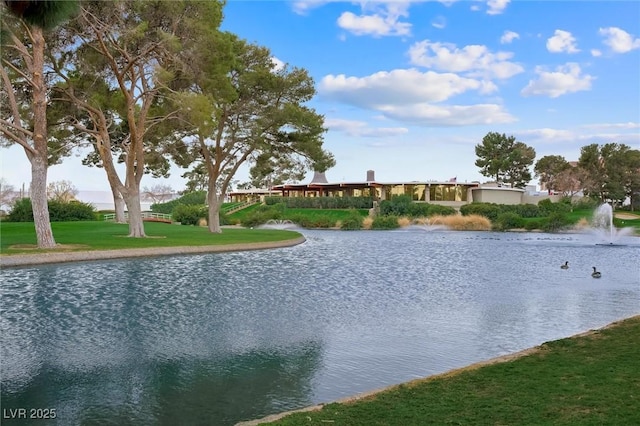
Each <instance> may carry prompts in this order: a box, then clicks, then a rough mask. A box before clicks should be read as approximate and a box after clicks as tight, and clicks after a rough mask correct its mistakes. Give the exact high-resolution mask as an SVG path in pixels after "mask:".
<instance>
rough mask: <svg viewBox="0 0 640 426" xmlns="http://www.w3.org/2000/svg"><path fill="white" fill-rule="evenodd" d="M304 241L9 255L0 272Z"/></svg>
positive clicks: (2, 258)
mask: <svg viewBox="0 0 640 426" xmlns="http://www.w3.org/2000/svg"><path fill="white" fill-rule="evenodd" d="M305 241H306V238H304V236H300V237H297V238H293V239H291V240H283V241H271V242H260V243H238V244H220V245H208V246H176V247H148V248H135V249H121V250H89V251H73V252H52V253H37V254H13V255H2V256H0V267H1V268H13V267H22V266H36V265H48V264H53V263H69V262H86V261H95V260H111V259H126V258H138V257H158V256H179V255H188V254H205V253H225V252H230V251H250V250H266V249H273V248H283V247H292V246H296V245H298V244H302V243H304V242H305Z"/></svg>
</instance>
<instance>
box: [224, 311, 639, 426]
mask: <svg viewBox="0 0 640 426" xmlns="http://www.w3.org/2000/svg"><path fill="white" fill-rule="evenodd" d="M636 318H638V319H640V315H633V316H631V317H628V318H622V319H619V320H616V321H614V322H612V323H609V324H606V325H604V326H602V327H599V328H593V329H590V330H587V331H583V332H580V333H577V334H574V335H572V336H569V337H562V338H559V339H556V340H563V339H574V338H580V337H586V336H590V335H593V334H596V333H598V332H600V331H602V330H606V329H608V328H611V327H615V326H617V325H619V324H621V323H623V322H626V321H629V320H634V319H636ZM545 343H549V342H545ZM545 343H542V344H540V345H538V346H534V347H531V348H527V349H523V350H521V351H518V352H513V353H510V354H506V355H501V356H498V357H495V358H490V359H487V360H484V361H478V362H475V363H473V364H470V365H467V366H465V367H460V368H455V369H452V370H448V371H445V372H443V373H439V374H434V375H431V376H426V377H420V378H418V379H414V380H411V381H408V382H405V383H399V384H395V385H390V386H386V387H383V388H379V389H374V390H372V391H368V392H363V393H359V394H357V395H353V396H349V397H346V398H341V399H338V400H335V401H330V402H326V403H320V404H316V405H311V406H308V407H303V408H299V409H297V410H291V411H285V412H282V413H276V414H270V415H268V416H265V417H262V418H259V419H254V420H248V421H242V422H238V423H236V425H235V426H258V425H262V424H268V423H272V422H275V421H277V420H281V419H283V418H284V417H287V416H289V415H291V414H295V413H305V412H309V411H319V410H322V408H323V407H324V406H325V405H328V404H335V403H337V404H349V403H353V402H358V401H361V400H364V399H367V398H370V397H374V396H375V395H377V394H379V393H383V392H387V391H391V390H394V389H397V388H398V387H400V386H413V385H417V384H419V383H423V382H427V381H430V380H437V379H441V378H446V377H452V376H455V375H457V374H459V373H462V372H465V371H471V370H477V369H480V368H482V367H486V366H489V365H493V364H500V363H503V362H509V361H513V360H515V359H518V358H522V357H525V356H529V355H533V354H536V353H538V352H540V351H541V350H542V348H543V346H544V344H545Z"/></svg>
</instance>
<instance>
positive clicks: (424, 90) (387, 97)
mask: <svg viewBox="0 0 640 426" xmlns="http://www.w3.org/2000/svg"><path fill="white" fill-rule="evenodd" d="M490 88H491V87H490V86H487V84H486V83H484V82H482V81H479V80H475V79H471V78H465V77H460V76H458V75H456V74H452V73H436V72H433V71H427V72H421V71H418V70H416V69H413V68H412V69H406V70H405V69H396V70H392V71H389V72H387V71H380V72H377V73H375V74H371V75H369V76H366V77H347V76H345V75H344V74H340V75H327V76H325V77H323V78H322V80H321V81H320V84H319V85H318V93H319V94H320V95H321V96H324V97H327V98H332V99H335V100H338V101H342V102H346V103H349V104H353V105H358V106H363V107H367V108H379V107H382V106H384V105H390V104H391V105H396V104H397V105H402V104H406V103H419V102H442V101H445V100H447V99H449V98H451V97H452V96H455V95H459V94H461V93H464V92H466V91H469V90H478V91H483V92H486V91H487V90H488V89H490Z"/></svg>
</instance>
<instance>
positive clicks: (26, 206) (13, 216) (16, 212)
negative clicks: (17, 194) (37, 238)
mask: <svg viewBox="0 0 640 426" xmlns="http://www.w3.org/2000/svg"><path fill="white" fill-rule="evenodd" d="M7 221H8V222H33V207H32V206H31V200H30V199H29V198H21V199H19V200H17V201H16V202H15V203H13V207H12V208H11V211H9V216H7Z"/></svg>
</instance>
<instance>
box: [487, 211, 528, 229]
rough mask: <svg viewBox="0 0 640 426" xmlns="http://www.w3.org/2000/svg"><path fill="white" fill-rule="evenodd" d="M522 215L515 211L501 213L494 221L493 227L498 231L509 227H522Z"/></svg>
mask: <svg viewBox="0 0 640 426" xmlns="http://www.w3.org/2000/svg"><path fill="white" fill-rule="evenodd" d="M523 225H524V224H523V220H522V217H521V216H520V215H519V214H517V213H513V212H505V213H500V214H499V215H498V217H497V219H496V220H495V221H494V222H493V229H495V230H498V231H505V230H507V229H513V228H522V227H523Z"/></svg>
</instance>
